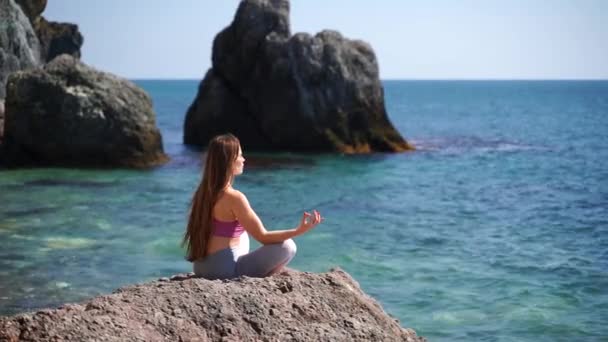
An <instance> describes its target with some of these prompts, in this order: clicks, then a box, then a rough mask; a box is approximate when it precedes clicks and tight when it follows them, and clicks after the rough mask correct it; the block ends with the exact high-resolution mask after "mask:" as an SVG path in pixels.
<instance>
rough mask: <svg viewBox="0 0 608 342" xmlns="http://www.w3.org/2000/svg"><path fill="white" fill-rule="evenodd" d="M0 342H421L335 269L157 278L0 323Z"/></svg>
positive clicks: (419, 338)
mask: <svg viewBox="0 0 608 342" xmlns="http://www.w3.org/2000/svg"><path fill="white" fill-rule="evenodd" d="M0 340H3V341H4V340H6V341H17V340H19V341H47V340H53V341H55V340H87V341H88V340H95V341H134V340H141V341H195V340H196V341H219V340H222V341H287V340H289V341H425V339H424V338H421V337H418V336H416V333H415V332H414V331H413V330H411V329H404V328H402V327H401V326H400V325H399V323H398V321H397V320H395V319H393V318H391V317H389V316H388V315H387V314H386V313H385V312H384V311H383V310H382V308H381V307H380V305H379V304H378V303H377V302H376V301H375V300H373V299H372V298H370V297H368V296H367V295H365V293H363V292H362V291H361V289H360V288H359V285H358V284H357V283H356V282H355V281H354V280H353V279H352V278H351V277H350V276H349V275H348V274H346V273H345V272H343V271H341V270H334V271H332V272H329V273H325V274H310V273H301V272H290V273H286V274H281V275H277V276H273V277H269V278H258V279H256V278H239V279H236V280H230V281H220V280H216V281H209V280H205V279H202V278H198V279H197V278H187V277H186V278H177V279H176V280H168V279H164V281H163V280H162V279H161V280H159V281H155V282H151V283H148V284H143V285H136V286H131V287H126V288H122V289H119V290H117V291H116V292H115V293H114V294H111V295H107V296H102V297H98V298H95V299H93V300H91V301H89V302H87V303H83V304H78V305H73V304H72V305H65V306H63V307H62V308H59V309H57V310H42V311H38V312H36V313H30V314H21V315H17V316H13V317H0Z"/></svg>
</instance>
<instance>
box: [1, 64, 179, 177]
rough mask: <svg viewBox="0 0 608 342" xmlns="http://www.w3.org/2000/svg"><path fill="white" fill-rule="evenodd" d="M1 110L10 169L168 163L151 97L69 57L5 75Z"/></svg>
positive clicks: (144, 165)
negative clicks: (3, 117) (3, 116)
mask: <svg viewBox="0 0 608 342" xmlns="http://www.w3.org/2000/svg"><path fill="white" fill-rule="evenodd" d="M5 107H6V108H5V109H6V112H5V125H4V126H5V127H4V128H5V129H4V135H5V136H4V153H5V156H4V158H5V162H6V163H7V164H9V166H23V165H33V166H55V165H56V166H91V167H149V166H153V165H158V164H161V163H163V162H165V161H166V160H167V156H166V155H165V154H164V152H163V147H162V140H161V135H160V132H159V130H158V128H157V127H156V118H155V113H154V110H153V109H152V101H151V100H150V98H149V96H148V95H147V94H146V93H145V92H144V91H143V90H142V89H140V88H139V87H137V86H136V85H134V84H133V83H131V82H130V81H128V80H125V79H122V78H119V77H116V76H114V75H111V74H108V73H104V72H100V71H97V70H95V69H93V68H91V67H88V66H86V65H85V64H83V63H81V62H80V61H78V60H77V59H74V58H73V57H71V56H69V55H62V56H59V57H57V58H56V59H54V60H53V61H51V62H50V63H48V64H47V65H45V67H44V69H34V70H30V71H20V72H16V73H13V74H11V76H10V77H9V80H8V84H7V97H6V103H5Z"/></svg>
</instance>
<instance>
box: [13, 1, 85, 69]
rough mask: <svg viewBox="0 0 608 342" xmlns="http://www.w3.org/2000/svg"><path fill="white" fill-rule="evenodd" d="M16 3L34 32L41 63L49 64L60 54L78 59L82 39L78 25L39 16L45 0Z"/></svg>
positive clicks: (42, 10)
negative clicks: (38, 45) (38, 44)
mask: <svg viewBox="0 0 608 342" xmlns="http://www.w3.org/2000/svg"><path fill="white" fill-rule="evenodd" d="M16 1H17V3H18V4H19V6H21V9H22V10H23V12H24V13H25V15H26V16H27V17H28V19H29V20H30V23H31V25H32V27H33V28H34V31H35V32H36V36H37V37H38V41H39V42H40V59H41V61H42V62H43V63H46V62H50V61H51V60H53V58H55V57H57V56H59V55H62V54H68V55H71V56H72V57H75V58H80V48H81V47H82V43H83V42H84V38H83V36H82V34H81V33H80V31H79V30H78V25H75V24H72V23H58V22H54V21H48V20H46V19H45V18H44V17H43V16H42V15H41V14H42V12H44V9H45V8H46V4H47V0H16Z"/></svg>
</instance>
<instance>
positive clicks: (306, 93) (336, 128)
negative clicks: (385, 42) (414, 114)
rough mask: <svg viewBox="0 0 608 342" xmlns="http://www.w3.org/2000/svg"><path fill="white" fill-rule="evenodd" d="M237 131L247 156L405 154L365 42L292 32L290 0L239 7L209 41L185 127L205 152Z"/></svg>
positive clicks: (255, 0)
mask: <svg viewBox="0 0 608 342" xmlns="http://www.w3.org/2000/svg"><path fill="white" fill-rule="evenodd" d="M224 132H232V133H234V134H236V135H237V136H238V137H239V138H240V139H241V142H242V144H243V145H244V147H245V148H246V149H260V150H292V151H293V150H295V151H340V152H346V153H357V152H372V151H390V152H395V151H404V150H407V149H411V148H412V146H410V145H409V144H408V143H407V142H406V141H405V140H404V139H403V138H402V137H401V135H400V134H399V133H398V132H397V130H396V129H395V128H394V127H393V126H392V124H391V123H390V121H389V119H388V116H387V114H386V109H385V106H384V94H383V89H382V85H381V83H380V80H379V72H378V64H377V62H376V57H375V55H374V52H373V50H372V48H371V47H370V45H369V44H367V43H365V42H363V41H360V40H349V39H346V38H344V37H342V35H341V34H340V33H338V32H335V31H322V32H320V33H318V34H316V35H315V36H311V35H308V34H304V33H298V34H295V35H291V32H290V26H289V1H288V0H243V1H241V3H240V5H239V8H238V10H237V13H236V15H235V18H234V21H233V22H232V23H231V24H230V26H228V27H227V28H225V29H224V30H223V31H222V32H220V33H219V34H218V35H217V36H216V37H215V40H214V42H213V66H212V68H211V69H210V70H209V71H208V72H207V74H206V76H205V78H204V79H203V80H202V82H201V84H200V86H199V91H198V94H197V97H196V98H195V100H194V102H193V103H192V105H191V106H190V108H189V110H188V112H187V115H186V120H185V124H184V142H185V143H186V144H194V145H200V146H204V145H205V144H206V143H207V142H208V141H209V139H210V138H211V137H212V136H214V135H216V134H219V133H224Z"/></svg>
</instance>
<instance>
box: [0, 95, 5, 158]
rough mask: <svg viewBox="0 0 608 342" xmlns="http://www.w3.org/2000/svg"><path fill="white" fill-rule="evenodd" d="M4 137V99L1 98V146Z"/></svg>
mask: <svg viewBox="0 0 608 342" xmlns="http://www.w3.org/2000/svg"><path fill="white" fill-rule="evenodd" d="M3 137H4V100H0V147H1V146H2V139H3ZM0 153H2V152H1V151H0ZM0 158H1V157H0Z"/></svg>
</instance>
